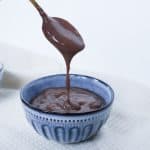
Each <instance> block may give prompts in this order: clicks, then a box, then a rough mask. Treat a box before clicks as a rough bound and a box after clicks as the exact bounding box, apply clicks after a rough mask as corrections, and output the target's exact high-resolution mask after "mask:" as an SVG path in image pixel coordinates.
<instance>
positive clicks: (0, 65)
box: [0, 63, 4, 86]
mask: <svg viewBox="0 0 150 150" xmlns="http://www.w3.org/2000/svg"><path fill="white" fill-rule="evenodd" d="M3 72H4V67H3V64H1V63H0V86H1V82H2V79H3Z"/></svg>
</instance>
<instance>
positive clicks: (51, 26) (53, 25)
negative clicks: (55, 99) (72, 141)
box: [30, 0, 85, 109]
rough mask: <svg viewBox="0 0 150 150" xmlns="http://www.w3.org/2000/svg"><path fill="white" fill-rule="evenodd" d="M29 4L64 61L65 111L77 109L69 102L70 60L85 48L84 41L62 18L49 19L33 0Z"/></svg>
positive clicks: (46, 35)
mask: <svg viewBox="0 0 150 150" xmlns="http://www.w3.org/2000/svg"><path fill="white" fill-rule="evenodd" d="M30 2H31V3H32V4H33V5H34V7H35V8H36V9H37V10H38V12H39V14H40V16H41V17H42V20H43V24H42V30H43V33H44V35H45V37H46V38H47V40H48V41H49V42H50V43H52V44H53V45H54V46H55V47H56V48H57V49H58V50H59V51H60V53H61V54H62V55H63V57H64V59H65V63H66V88H67V100H66V103H65V105H64V107H66V109H69V108H70V107H73V108H76V109H77V106H75V105H74V104H71V102H70V100H69V93H70V76H69V71H70V63H71V60H72V58H73V57H74V55H76V54H77V53H78V52H80V51H81V50H83V49H84V47H85V45H84V41H83V39H82V37H81V35H80V34H79V32H78V31H77V30H76V29H75V27H74V26H73V25H71V24H70V23H69V22H68V21H66V20H64V19H62V18H57V17H49V16H48V15H47V14H46V13H45V12H44V10H43V9H42V8H41V7H40V5H39V4H38V3H37V2H36V1H35V0H30Z"/></svg>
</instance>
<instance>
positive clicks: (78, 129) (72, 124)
mask: <svg viewBox="0 0 150 150" xmlns="http://www.w3.org/2000/svg"><path fill="white" fill-rule="evenodd" d="M70 78H71V87H79V88H83V89H87V90H89V91H92V92H94V93H96V94H97V95H99V96H101V97H103V99H104V100H105V103H106V104H105V106H104V107H103V108H102V109H100V110H97V111H93V112H88V113H80V114H58V113H46V112H43V111H41V110H39V109H36V108H33V107H32V106H30V105H29V103H30V101H31V100H32V99H33V98H34V97H35V96H36V95H38V94H39V93H40V92H41V91H43V90H45V89H47V88H51V87H65V75H64V74H61V75H52V76H47V77H43V78H40V79H37V80H34V81H32V82H30V83H29V84H27V85H26V86H25V87H23V88H22V90H21V95H20V96H21V100H22V103H23V106H24V109H25V113H26V118H27V120H28V121H29V123H30V124H31V125H32V127H33V128H34V130H35V131H36V132H37V133H38V134H40V135H42V136H44V137H45V138H47V139H53V140H56V141H58V142H61V143H77V142H81V141H84V140H87V139H89V138H90V137H92V136H94V135H96V133H97V132H98V131H99V129H100V128H101V127H102V125H103V124H104V123H105V122H106V120H107V119H108V117H109V114H110V110H111V105H112V102H113V99H114V92H113V90H112V88H111V87H110V86H109V85H108V84H106V83H104V82H103V81H100V80H98V79H95V78H93V77H89V76H84V75H76V74H71V75H70Z"/></svg>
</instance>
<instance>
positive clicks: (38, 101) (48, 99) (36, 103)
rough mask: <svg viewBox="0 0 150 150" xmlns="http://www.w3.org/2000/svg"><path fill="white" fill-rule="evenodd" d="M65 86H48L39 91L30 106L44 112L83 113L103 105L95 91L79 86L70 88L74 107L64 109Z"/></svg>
mask: <svg viewBox="0 0 150 150" xmlns="http://www.w3.org/2000/svg"><path fill="white" fill-rule="evenodd" d="M66 98H67V91H66V88H50V89H46V90H45V91H43V92H41V93H40V94H39V95H38V96H36V97H35V98H34V99H33V100H32V101H31V105H32V107H35V108H38V109H40V110H42V111H44V112H56V113H63V114H64V113H84V112H92V111H96V110H98V109H100V108H102V107H103V106H104V104H105V103H104V100H103V99H102V98H101V97H100V96H97V95H96V94H95V93H92V92H90V91H87V90H85V89H81V88H72V87H71V88H70V102H71V103H72V104H74V105H75V106H76V107H75V108H70V109H65V108H64V104H65V101H66Z"/></svg>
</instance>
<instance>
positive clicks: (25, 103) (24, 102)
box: [20, 74, 115, 116]
mask: <svg viewBox="0 0 150 150" xmlns="http://www.w3.org/2000/svg"><path fill="white" fill-rule="evenodd" d="M70 75H73V76H81V77H86V78H90V79H96V80H97V81H99V82H100V83H102V84H104V85H105V86H107V87H108V88H109V90H110V93H111V101H110V103H108V104H106V105H104V107H102V108H101V109H98V110H95V111H91V112H84V113H58V112H44V111H42V110H40V109H39V108H35V107H33V106H31V105H30V104H29V103H28V102H26V100H25V99H24V98H23V94H22V93H23V91H24V89H25V87H26V86H27V85H29V84H32V83H33V82H36V81H39V80H43V79H46V78H51V77H55V76H66V74H54V75H48V76H44V77H41V78H38V79H35V80H32V81H31V82H28V83H27V84H26V85H25V86H23V87H22V88H21V90H20V99H21V101H22V103H23V104H24V105H25V106H26V107H28V108H30V109H31V110H34V111H37V112H39V113H42V114H46V115H57V116H82V115H88V114H95V113H98V112H102V111H104V110H106V109H107V108H108V107H110V106H111V105H112V103H113V102H114V97H115V94H114V90H113V89H112V87H111V86H110V85H108V84H107V83H106V82H104V81H102V80H100V79H97V78H95V77H91V76H88V75H82V74H70Z"/></svg>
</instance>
